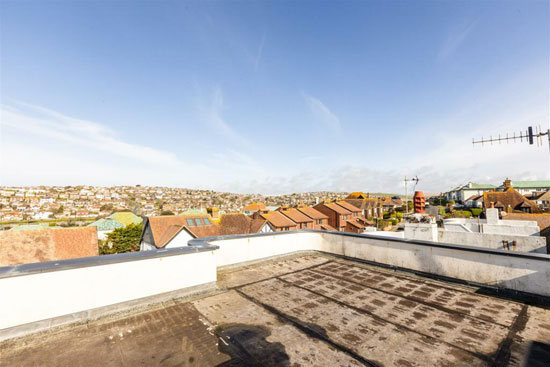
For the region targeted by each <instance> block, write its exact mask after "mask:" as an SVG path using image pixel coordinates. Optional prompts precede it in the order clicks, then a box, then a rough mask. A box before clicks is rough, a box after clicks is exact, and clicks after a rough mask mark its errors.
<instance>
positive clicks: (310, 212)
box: [298, 206, 328, 219]
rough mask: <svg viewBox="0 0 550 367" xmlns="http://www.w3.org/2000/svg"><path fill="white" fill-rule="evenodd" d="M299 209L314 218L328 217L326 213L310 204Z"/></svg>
mask: <svg viewBox="0 0 550 367" xmlns="http://www.w3.org/2000/svg"><path fill="white" fill-rule="evenodd" d="M298 210H299V211H300V212H302V213H304V214H305V215H307V216H308V217H310V218H312V219H328V217H327V216H326V215H324V214H323V213H321V212H320V211H318V210H316V209H313V208H312V207H310V206H307V207H303V208H298Z"/></svg>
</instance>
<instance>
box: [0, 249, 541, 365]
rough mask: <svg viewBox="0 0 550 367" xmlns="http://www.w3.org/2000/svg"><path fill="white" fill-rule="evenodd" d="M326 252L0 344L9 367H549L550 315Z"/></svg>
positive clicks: (245, 269)
mask: <svg viewBox="0 0 550 367" xmlns="http://www.w3.org/2000/svg"><path fill="white" fill-rule="evenodd" d="M485 292H486V291H485V290H482V289H480V288H476V287H472V286H464V285H459V284H456V283H452V282H446V281H442V280H433V279H428V278H424V277H420V276H418V275H413V274H411V273H405V272H400V271H395V270H390V269H386V268H382V267H378V266H373V265H366V264H364V263H360V262H355V261H349V260H345V259H341V258H337V257H333V256H329V255H325V254H320V253H316V254H305V255H304V254H299V255H292V256H287V257H282V258H278V259H273V260H268V261H262V262H259V263H256V264H255V265H247V266H240V267H237V268H231V269H226V270H221V271H218V291H216V292H214V293H209V294H204V295H202V296H200V297H195V298H187V299H177V300H172V301H169V302H164V303H159V304H156V305H153V306H149V307H147V308H144V309H138V310H134V311H132V312H130V313H126V314H122V315H118V316H111V317H108V318H103V319H99V320H96V321H89V322H87V323H85V324H81V325H73V326H69V327H65V328H62V329H59V330H56V331H54V332H47V333H43V334H38V335H36V334H35V335H30V336H27V337H24V338H22V339H12V340H9V341H6V342H3V343H0V350H2V360H1V363H0V364H2V365H6V366H12V365H13V366H31V365H55V366H72V365H82V366H95V365H103V366H121V365H126V366H135V365H162V366H176V365H179V366H181V365H184V366H187V365H189V366H251V365H252V366H401V367H403V366H525V365H528V366H543V365H545V363H546V362H547V361H548V360H550V310H548V309H545V308H543V307H536V306H532V305H528V304H525V303H522V302H520V301H517V300H512V299H502V298H497V297H495V296H494V295H490V294H485Z"/></svg>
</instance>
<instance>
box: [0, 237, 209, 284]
mask: <svg viewBox="0 0 550 367" xmlns="http://www.w3.org/2000/svg"><path fill="white" fill-rule="evenodd" d="M217 248H218V246H216V245H210V244H198V245H197V246H193V247H191V246H188V247H178V248H171V249H160V250H156V251H137V252H127V253H123V254H114V255H100V256H89V257H80V258H77V259H68V260H59V261H44V262H41V263H32V264H21V265H14V266H2V267H0V279H2V278H10V277H17V276H22V275H30V274H37V273H47V272H51V271H60V270H69V269H78V268H85V267H90V266H101V265H108V264H119V263H125V262H129V261H140V260H147V259H155V258H160V257H169V256H179V255H185V254H195V253H197V252H205V251H212V250H216V249H217Z"/></svg>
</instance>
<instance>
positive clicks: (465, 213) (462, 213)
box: [452, 210, 472, 218]
mask: <svg viewBox="0 0 550 367" xmlns="http://www.w3.org/2000/svg"><path fill="white" fill-rule="evenodd" d="M452 217H454V218H471V217H472V212H471V211H469V210H457V211H455V212H454V213H452Z"/></svg>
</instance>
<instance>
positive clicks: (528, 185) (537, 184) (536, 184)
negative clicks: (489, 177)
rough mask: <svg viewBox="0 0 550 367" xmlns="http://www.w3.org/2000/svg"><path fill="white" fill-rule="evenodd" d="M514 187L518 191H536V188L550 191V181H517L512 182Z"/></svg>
mask: <svg viewBox="0 0 550 367" xmlns="http://www.w3.org/2000/svg"><path fill="white" fill-rule="evenodd" d="M512 187H515V188H518V189H534V188H548V189H550V181H548V180H539V181H515V180H512Z"/></svg>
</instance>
